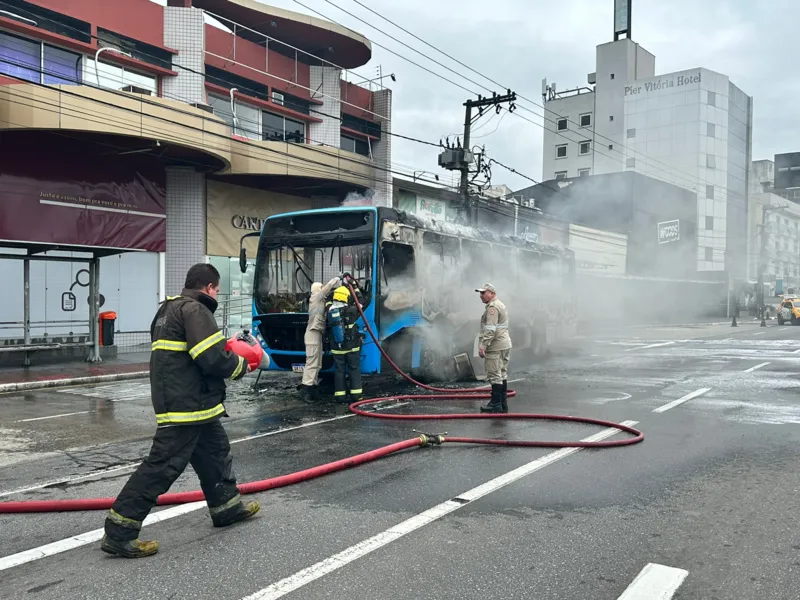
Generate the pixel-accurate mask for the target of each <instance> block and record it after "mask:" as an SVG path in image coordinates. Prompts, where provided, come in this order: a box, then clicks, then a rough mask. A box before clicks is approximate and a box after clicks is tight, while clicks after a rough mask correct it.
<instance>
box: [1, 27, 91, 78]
mask: <svg viewBox="0 0 800 600" xmlns="http://www.w3.org/2000/svg"><path fill="white" fill-rule="evenodd" d="M81 58H82V57H81V55H80V54H75V53H74V52H67V51H66V50H62V49H61V48H56V47H54V46H48V45H43V44H42V43H41V42H37V41H33V40H28V39H25V38H21V37H17V36H13V35H8V34H6V33H0V74H3V75H8V76H9V77H15V78H18V79H23V80H25V81H31V82H33V83H46V84H49V85H59V84H64V85H69V84H75V83H78V82H79V81H80V76H79V74H80V62H81Z"/></svg>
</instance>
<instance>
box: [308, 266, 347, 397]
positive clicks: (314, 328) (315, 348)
mask: <svg viewBox="0 0 800 600" xmlns="http://www.w3.org/2000/svg"><path fill="white" fill-rule="evenodd" d="M341 281H342V280H341V278H340V277H334V278H333V279H331V280H330V281H329V282H328V283H326V284H325V285H322V284H321V283H320V282H318V281H315V282H314V283H312V284H311V296H310V297H309V299H308V325H307V326H306V334H305V338H304V340H303V341H304V342H305V344H306V366H305V368H304V369H303V383H302V385H301V386H300V390H301V394H302V398H303V400H305V401H306V402H315V401H316V400H318V394H317V377H318V376H319V371H320V369H321V368H322V335H323V334H324V333H325V300H326V298H327V297H328V296H329V295H330V293H331V291H332V290H333V289H334V288H336V287H337V286H338V285H339V284H340V283H341Z"/></svg>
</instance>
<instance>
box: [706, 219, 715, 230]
mask: <svg viewBox="0 0 800 600" xmlns="http://www.w3.org/2000/svg"><path fill="white" fill-rule="evenodd" d="M706 229H714V217H706Z"/></svg>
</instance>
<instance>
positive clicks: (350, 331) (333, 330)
mask: <svg viewBox="0 0 800 600" xmlns="http://www.w3.org/2000/svg"><path fill="white" fill-rule="evenodd" d="M343 280H344V281H348V282H350V283H351V284H352V285H353V289H354V290H355V292H356V294H357V298H358V302H359V304H361V303H362V302H363V301H362V297H361V291H360V290H359V289H358V284H357V283H356V281H355V280H354V279H352V278H351V277H350V276H349V274H348V273H345V274H344V276H343ZM327 305H328V311H327V321H328V339H329V340H330V345H331V354H332V355H333V364H334V368H335V372H334V380H333V383H334V393H333V396H334V400H336V401H339V402H341V401H346V400H347V376H348V375H349V377H350V399H351V401H353V402H356V401H358V400H360V399H361V395H362V393H363V390H362V389H361V334H360V333H359V331H358V327H357V325H356V321H357V320H358V316H359V315H358V308H356V304H355V298H353V295H352V294H351V293H350V289H349V288H348V287H347V286H346V285H340V286H339V287H337V288H336V289H335V290H334V291H333V297H332V299H331V300H330V301H329V302H328V304H327Z"/></svg>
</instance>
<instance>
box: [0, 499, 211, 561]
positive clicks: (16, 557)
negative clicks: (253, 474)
mask: <svg viewBox="0 0 800 600" xmlns="http://www.w3.org/2000/svg"><path fill="white" fill-rule="evenodd" d="M205 505H206V503H205V501H204V500H201V501H200V502H191V503H189V504H180V505H178V506H174V507H172V508H167V509H165V510H161V511H158V512H154V513H152V514H150V515H148V516H147V518H146V519H145V520H144V523H143V524H144V525H152V524H153V523H158V522H160V521H166V520H167V519H173V518H175V517H178V516H180V515H185V514H187V513H190V512H193V511H195V510H198V509H201V508H203V507H204V506H205ZM101 539H103V529H94V530H92V531H87V532H86V533H81V534H80V535H75V536H72V537H69V538H66V539H63V540H59V541H57V542H53V543H52V544H46V545H44V546H39V547H38V548H32V549H31V550H25V551H24V552H17V553H16V554H11V555H9V556H4V557H2V558H0V571H5V570H6V569H11V568H13V567H18V566H20V565H24V564H26V563H29V562H32V561H34V560H39V559H40V558H47V557H48V556H53V555H55V554H61V553H62V552H67V551H68V550H73V549H75V548H80V547H81V546H85V545H87V544H91V543H94V542H99V541H100V540H101Z"/></svg>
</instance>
